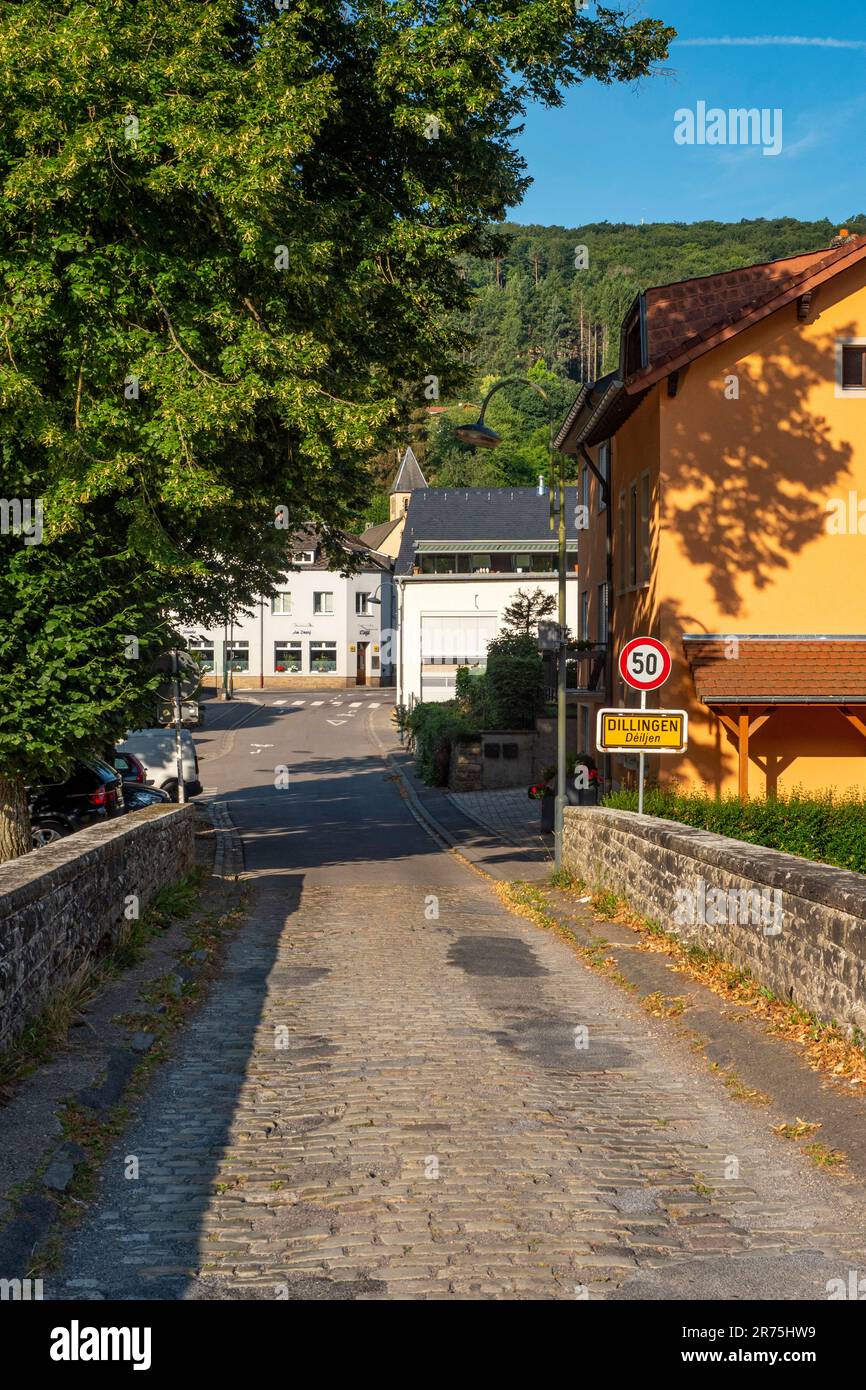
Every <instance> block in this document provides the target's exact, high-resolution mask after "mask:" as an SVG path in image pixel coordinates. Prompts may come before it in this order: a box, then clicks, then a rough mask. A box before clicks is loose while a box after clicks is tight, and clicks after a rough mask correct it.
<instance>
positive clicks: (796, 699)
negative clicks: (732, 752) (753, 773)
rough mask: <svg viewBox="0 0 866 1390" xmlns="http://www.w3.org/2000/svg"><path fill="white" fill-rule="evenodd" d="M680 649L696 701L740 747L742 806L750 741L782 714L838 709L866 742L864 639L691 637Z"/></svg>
mask: <svg viewBox="0 0 866 1390" xmlns="http://www.w3.org/2000/svg"><path fill="white" fill-rule="evenodd" d="M683 649H684V651H685V654H686V660H687V661H688V664H689V668H690V670H691V673H692V677H693V680H694V683H695V691H696V694H697V696H698V699H699V700H700V701H701V702H702V703H703V704H705V705H706V706H707V707H708V708H709V709H710V710H712V712H713V714H715V715H716V717H717V718H718V720H719V721H720V723H721V724H722V725H723V727H724V728H725V729H727V730H728V732H729V733H730V734H731V735H732V737H733V739H734V741H735V743H736V747H737V759H738V786H739V794H740V796H741V797H742V798H743V799H744V800H745V799H746V798H747V797H748V795H749V740H750V739H751V737H752V736H753V735H754V734H756V733H757V732H758V730H759V729H761V728H763V726H764V725H765V724H766V723H767V721H768V720H769V719H771V718H772V716H773V715H774V714H775V713H776V711H777V710H779V709H780V708H786V709H791V708H799V709H813V708H814V709H816V710H818V709H820V710H826V709H828V708H834V709H837V710H838V711H839V713H840V714H842V715H843V716H844V717H845V719H847V720H848V723H849V724H850V725H851V727H852V728H854V729H856V730H857V732H858V733H859V734H861V735H862V736H863V738H864V739H866V635H831V634H822V635H815V634H773V635H769V634H751V633H750V634H744V633H735V634H730V635H723V634H719V633H713V634H703V633H686V634H684V636H683ZM768 763H769V758H768ZM766 770H767V771H768V772H769V767H768V768H767V769H766ZM780 770H782V769H780V768H776V772H778V771H780Z"/></svg>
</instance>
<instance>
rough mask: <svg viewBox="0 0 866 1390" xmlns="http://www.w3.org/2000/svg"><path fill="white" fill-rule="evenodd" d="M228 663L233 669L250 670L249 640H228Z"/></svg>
mask: <svg viewBox="0 0 866 1390" xmlns="http://www.w3.org/2000/svg"><path fill="white" fill-rule="evenodd" d="M226 665H227V666H228V668H229V670H231V671H248V670H249V669H250V644H249V642H227V643H226Z"/></svg>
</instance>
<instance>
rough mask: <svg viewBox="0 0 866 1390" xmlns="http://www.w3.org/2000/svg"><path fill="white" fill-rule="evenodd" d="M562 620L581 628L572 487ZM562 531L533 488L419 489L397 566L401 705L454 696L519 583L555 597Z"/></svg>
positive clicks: (482, 657)
mask: <svg viewBox="0 0 866 1390" xmlns="http://www.w3.org/2000/svg"><path fill="white" fill-rule="evenodd" d="M567 494H568V497H567V511H568V521H569V527H568V560H569V574H568V579H567V581H566V621H567V623H568V625H569V627H570V628H571V629H572V631H576V630H577V595H578V576H577V533H576V531H575V530H574V524H573V522H574V504H575V503H576V501H577V497H576V489H574V488H568V489H567ZM557 549H558V546H557V534H556V532H555V531H551V529H550V505H549V501H548V496H547V492H546V491H545V492H544V494H543V495H542V496H539V494H538V492H537V491H536V489H535V488H520V487H514V488H509V487H500V488H427V487H424V488H417V489H415V490H414V491H413V492H412V496H411V499H410V502H409V506H408V510H407V512H406V520H405V524H404V527H403V535H402V541H401V545H400V552H399V554H398V556H397V561H396V565H395V575H394V582H395V587H396V591H397V603H396V608H397V635H396V640H395V648H396V650H395V657H396V661H397V669H398V674H397V702H398V704H410V703H411V702H412V701H413V700H450V699H451V698H452V697H453V695H454V688H455V680H456V675H457V668H458V667H459V666H477V667H483V666H484V664H485V661H486V652H487V644H488V642H489V641H490V639H491V638H492V637H495V636H496V635H497V634H498V632H499V631H500V630H501V627H502V620H503V614H504V612H505V609H506V608H507V607H508V605H509V604H510V603H511V602H512V601H513V600H514V598H515V596H516V594H517V591H518V590H519V589H523V590H529V591H534V590H536V589H541V590H542V591H543V592H544V593H549V594H552V595H554V597H555V596H556V595H557V592H558V582H557Z"/></svg>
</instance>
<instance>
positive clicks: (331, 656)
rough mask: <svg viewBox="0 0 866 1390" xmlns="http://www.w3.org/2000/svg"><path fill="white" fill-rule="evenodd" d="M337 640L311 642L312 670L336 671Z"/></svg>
mask: <svg viewBox="0 0 866 1390" xmlns="http://www.w3.org/2000/svg"><path fill="white" fill-rule="evenodd" d="M336 669H337V644H336V642H311V643H310V670H311V671H314V672H320V673H321V672H325V671H336Z"/></svg>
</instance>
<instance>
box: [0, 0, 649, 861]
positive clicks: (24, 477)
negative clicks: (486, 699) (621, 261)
mask: <svg viewBox="0 0 866 1390" xmlns="http://www.w3.org/2000/svg"><path fill="white" fill-rule="evenodd" d="M673 36H674V35H673V30H671V29H669V28H666V27H665V26H664V25H663V24H662V23H661V22H660V21H657V20H652V19H639V20H632V19H631V18H629V17H628V16H627V15H625V14H623V13H621V12H620V11H618V10H616V9H612V8H607V7H604V6H599V7H598V8H597V10H596V11H595V13H594V15H593V16H592V17H589V16H588V15H585V14H583V13H582V12H581V11H580V10H578V9H576V6H575V3H574V0H528V2H527V0H479V3H475V4H472V5H471V6H467V5H466V4H465V3H463V0H394V2H393V3H391V2H389V0H357V2H356V3H354V4H341V3H337V0H293V3H292V4H291V6H279V7H278V6H277V5H276V4H275V3H274V0H208V3H207V4H204V5H192V4H189V3H188V0H158V2H157V0H138V2H137V3H136V4H135V5H124V4H118V3H117V0H65V3H60V4H58V3H57V0H20V3H18V4H15V5H6V6H4V7H3V10H2V14H0V101H2V106H3V111H4V120H3V124H2V129H0V405H2V417H0V475H2V478H3V484H2V487H3V492H4V496H5V498H6V499H7V500H8V499H19V500H21V499H37V498H38V499H40V500H41V503H42V507H43V510H44V534H43V536H42V540H41V543H40V544H37V545H33V546H30V547H28V549H27V553H26V554H24V552H23V551H22V550H21V549H20V548H19V545H20V544H23V542H22V541H21V537H20V536H19V537H15V536H11V535H10V536H6V537H5V538H4V539H5V541H6V542H8V544H4V547H3V551H2V559H3V564H4V566H5V568H6V572H5V573H4V575H3V578H2V586H0V592H2V602H3V604H4V607H5V608H6V609H7V610H8V608H9V607H10V606H11V605H12V604H13V603H15V604H20V605H22V608H23V611H24V613H25V614H29V615H31V618H32V622H33V624H34V628H35V626H36V625H40V624H44V623H46V622H51V621H52V620H53V619H57V623H56V625H54V626H52V627H50V628H49V629H48V637H47V638H46V641H48V639H49V638H50V639H51V640H50V641H48V645H47V646H46V647H44V648H43V647H42V646H40V644H39V642H34V643H31V644H30V645H29V646H27V645H26V644H23V643H22V641H21V640H20V633H19V634H18V636H16V635H14V634H13V636H12V638H11V639H10V647H9V648H8V650H7V649H5V648H4V655H5V661H6V663H8V664H4V667H3V669H2V671H0V682H2V686H0V706H2V713H0V776H2V779H3V780H2V783H0V820H2V819H5V820H6V821H7V822H10V823H14V824H15V825H17V827H18V829H17V830H15V831H14V832H12V833H11V834H9V833H7V834H5V835H4V836H3V838H2V845H0V853H5V854H7V855H8V853H9V849H10V844H12V843H13V842H15V843H17V845H18V847H19V848H20V847H21V845H22V840H21V828H20V827H21V817H20V812H19V813H17V814H16V810H15V808H16V807H17V808H20V806H21V804H22V795H23V791H22V788H23V781H24V779H25V778H26V777H37V776H39V775H41V773H42V772H44V771H46V770H50V768H51V767H52V766H53V764H54V763H55V762H56V760H57V759H58V758H60V757H65V756H72V755H74V754H75V753H76V752H81V751H84V750H86V749H87V748H88V747H92V746H99V745H101V743H102V742H103V740H104V735H105V733H106V732H109V731H110V729H111V728H114V729H116V728H117V727H118V723H117V722H115V716H116V720H117V721H119V722H120V724H122V723H123V722H124V720H125V719H127V718H128V717H130V715H131V713H132V711H133V710H134V708H136V707H137V704H138V702H139V700H140V697H141V694H142V691H143V690H144V689H145V688H146V685H147V678H146V675H145V667H144V666H143V665H142V666H141V667H134V666H133V665H132V664H131V663H130V664H129V665H123V664H122V660H121V658H119V657H118V652H117V638H118V636H123V635H124V632H122V631H120V629H127V628H129V627H130V626H131V621H132V617H133V613H134V616H135V622H136V623H137V624H138V631H137V633H133V634H132V635H134V636H137V637H138V639H139V641H140V644H141V648H142V649H143V650H144V649H147V648H148V647H149V645H150V643H151V640H152V638H153V637H154V634H155V633H156V632H157V631H158V630H159V628H160V625H161V624H162V625H164V624H165V615H166V613H167V612H168V611H169V610H171V611H173V612H174V613H175V614H176V615H177V617H178V618H179V620H181V621H184V622H202V623H204V622H207V621H213V620H215V619H217V618H220V617H223V616H224V615H225V614H226V613H227V612H232V611H236V610H237V609H238V608H240V607H243V605H244V604H248V603H249V602H250V601H251V599H252V598H253V597H254V596H255V595H256V594H257V593H260V592H267V590H268V589H269V588H270V587H272V586H273V584H274V582H275V581H276V579H277V577H278V576H279V575H280V574H281V573H283V572H284V570H285V561H286V539H287V532H291V530H292V529H294V527H295V526H296V525H299V524H301V523H312V524H314V525H316V526H317V527H319V529H321V530H322V531H323V532H324V534H325V537H326V540H327V539H328V538H329V537H333V535H334V532H335V530H336V529H338V528H340V527H342V526H345V525H348V523H349V522H350V521H351V520H352V519H353V518H354V517H356V516H358V515H359V514H361V513H362V512H363V510H364V508H365V506H366V505H367V504H368V501H369V494H370V491H371V487H370V477H369V473H368V468H367V462H368V460H369V459H371V458H373V457H375V456H376V455H377V454H380V453H381V452H382V451H383V450H384V449H385V448H386V446H387V445H388V443H389V439H390V438H391V437H392V434H393V430H394V427H395V425H396V424H397V423H398V422H399V421H400V419H401V418H403V417H404V416H405V414H407V413H408V414H411V411H412V409H413V408H417V406H418V405H419V404H423V402H424V399H425V392H427V391H429V390H430V389H431V387H430V382H431V378H433V379H435V381H436V383H437V386H436V389H437V390H441V393H442V395H443V396H446V395H447V394H448V392H449V390H453V389H454V388H455V387H456V386H457V385H458V384H459V382H460V381H461V379H462V378H463V377H464V376H465V375H466V373H467V362H468V355H469V354H468V346H469V339H468V334H467V330H466V328H465V325H464V316H465V313H466V310H467V307H468V304H469V300H470V296H471V293H472V286H471V285H470V283H469V282H468V280H467V279H466V278H464V276H463V275H462V274H461V265H460V258H461V257H463V258H465V257H466V256H474V257H481V256H485V255H487V254H489V253H490V252H491V251H495V249H496V244H497V243H496V237H495V236H493V235H491V234H490V231H489V227H490V224H491V223H496V222H498V221H501V220H502V219H503V217H504V216H505V212H506V209H507V208H508V207H510V206H514V205H515V204H516V203H518V202H519V200H520V197H521V195H522V193H523V191H524V189H525V188H526V186H527V182H528V179H527V174H526V170H525V167H524V164H523V161H522V160H521V159H520V157H519V155H518V154H517V152H516V151H515V149H514V145H513V133H514V130H515V127H516V126H519V123H520V118H521V116H522V113H523V112H524V111H525V109H526V106H527V103H528V102H529V101H530V100H535V101H539V102H542V103H544V104H547V105H549V106H556V105H559V104H560V103H561V101H562V97H563V92H564V91H565V90H566V89H567V88H568V87H569V86H571V85H573V84H574V83H577V82H580V81H582V80H583V79H584V78H588V77H591V78H595V79H597V80H599V81H601V82H606V83H609V82H613V81H632V80H633V79H635V78H639V77H641V76H643V75H644V74H646V73H649V72H650V71H651V70H652V69H653V67H654V65H655V64H656V63H657V62H658V61H660V60H663V59H664V57H665V56H666V53H667V48H668V44H669V42H670V40H671V39H672V38H673ZM426 398H427V399H429V396H427V397H426ZM77 547H78V548H80V550H81V552H82V555H83V556H84V561H83V562H82V563H81V564H80V567H79V569H78V572H77V575H76V576H75V577H74V579H73V577H71V576H70V577H67V576H65V574H60V573H59V571H60V570H63V569H64V567H65V566H67V565H73V566H74V564H75V560H74V558H73V557H74V556H75V554H76V548H77ZM335 553H336V551H335ZM22 555H23V558H22ZM52 576H54V578H55V579H57V580H58V594H59V596H60V597H59V598H58V602H57V605H56V607H55V605H53V602H52V599H51V595H50V592H49V587H50V584H51V583H52ZM109 577H110V579H111V582H110V583H109ZM76 583H77V584H78V585H79V586H80V588H79V590H78V593H77V598H76V600H75V602H76V603H77V605H78V609H79V611H80V613H81V615H82V617H81V621H80V623H79V624H78V626H74V630H73V631H72V632H70V634H69V639H70V642H71V646H69V647H67V648H64V647H63V646H62V641H61V638H60V636H59V634H60V633H61V632H62V631H63V630H64V629H65V625H66V624H67V622H68V621H69V620H70V613H71V611H72V608H73V603H72V595H73V594H74V593H75V584H76ZM137 596H138V597H137ZM136 602H137V603H138V606H137V607H136ZM101 603H102V604H103V605H104V604H105V603H108V604H109V606H112V605H113V611H114V613H115V617H114V618H111V617H110V615H109V614H108V613H107V612H106V611H105V609H104V607H102V608H101V607H100V604H101ZM64 651H65V652H66V655H65V656H64ZM46 660H48V661H50V662H52V663H59V664H55V665H52V668H51V669H52V673H53V674H52V678H51V679H52V681H53V682H54V683H53V684H51V683H49V687H50V688H49V690H48V691H47V693H51V696H52V700H53V702H54V705H55V709H54V710H49V711H48V713H47V714H45V713H44V712H42V713H40V714H39V715H37V714H36V712H35V706H34V701H33V698H32V691H33V690H35V689H37V688H40V687H39V681H40V679H41V671H42V666H43V663H44V662H45V661H46ZM105 681H109V682H111V683H112V684H111V688H110V689H109V690H107V691H102V690H101V689H99V688H97V683H99V684H102V683H104V682H105ZM60 703H62V704H64V705H66V706H68V707H69V708H70V709H72V708H74V710H75V715H74V717H70V718H68V719H67V718H66V717H65V716H64V717H63V718H60V717H59V716H58V714H57V709H56V706H57V705H58V704H60ZM109 706H110V708H109Z"/></svg>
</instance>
